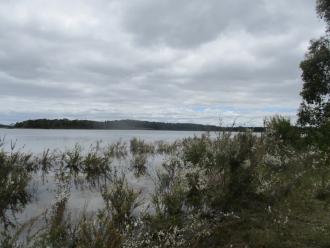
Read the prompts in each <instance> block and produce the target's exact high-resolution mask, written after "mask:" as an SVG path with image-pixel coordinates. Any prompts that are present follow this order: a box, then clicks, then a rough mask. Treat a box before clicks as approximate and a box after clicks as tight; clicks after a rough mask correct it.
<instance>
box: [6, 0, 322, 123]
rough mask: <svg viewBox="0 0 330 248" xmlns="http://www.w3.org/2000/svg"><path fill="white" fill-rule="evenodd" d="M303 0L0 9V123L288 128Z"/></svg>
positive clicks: (146, 1) (311, 8)
mask: <svg viewBox="0 0 330 248" xmlns="http://www.w3.org/2000/svg"><path fill="white" fill-rule="evenodd" d="M323 31H324V26H323V24H322V22H321V21H319V20H318V19H317V17H316V14H315V1H314V0H290V1H288V0H276V1H272V0H253V1H251V0H70V1H68V0H54V1H47V0H15V1H14V0H0V123H12V122H16V121H19V120H24V119H29V118H41V117H46V118H63V117H66V118H83V119H95V120H105V119H107V120H113V119H126V118H130V119H140V120H156V121H171V122H172V121H175V122H195V123H211V124H218V122H219V119H221V120H222V122H225V123H231V122H233V121H236V122H237V123H240V124H246V125H260V124H262V121H263V119H264V117H265V116H270V115H273V114H282V115H285V116H291V117H292V119H295V114H296V110H297V108H298V107H299V103H300V96H299V91H300V89H301V87H302V82H301V80H300V71H299V62H300V61H301V60H302V59H303V57H304V53H305V51H306V49H307V47H308V43H309V40H310V39H311V38H317V37H318V36H320V35H321V34H322V33H323Z"/></svg>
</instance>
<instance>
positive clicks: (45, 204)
mask: <svg viewBox="0 0 330 248" xmlns="http://www.w3.org/2000/svg"><path fill="white" fill-rule="evenodd" d="M203 133H205V132H189V131H150V130H48V129H47V130H45V129H0V137H1V139H3V138H4V140H5V145H4V149H5V150H6V151H9V150H10V149H11V144H12V143H16V146H15V150H17V149H19V150H21V151H26V152H32V153H35V154H40V153H42V152H43V151H44V150H45V149H51V150H59V151H65V150H66V149H70V148H73V147H74V146H75V145H76V144H79V145H80V146H81V147H82V148H83V149H84V148H85V149H88V148H89V147H90V145H95V144H96V142H100V141H101V146H102V145H104V146H106V145H108V144H112V143H115V142H117V141H123V142H127V144H128V145H129V141H130V140H131V139H132V138H134V137H136V138H139V139H143V140H145V141H147V142H155V141H160V140H162V141H165V142H173V141H175V140H178V139H183V138H187V137H194V136H201V135H202V134H203ZM213 134H214V133H213ZM211 135H212V134H211ZM214 135H215V134H214ZM163 159H164V158H163V157H161V156H149V158H148V162H147V167H148V174H149V175H154V174H155V171H156V170H157V168H159V167H160V166H161V164H162V162H163ZM114 166H117V167H120V170H122V171H123V172H124V173H125V175H126V178H127V180H128V182H129V184H130V185H131V186H132V187H133V188H134V189H137V190H140V191H141V192H142V195H143V198H145V201H146V202H148V198H150V196H151V194H152V192H153V188H154V183H153V180H152V178H151V177H150V176H146V177H141V178H136V177H134V176H133V175H132V172H131V171H130V170H129V166H130V158H129V157H128V158H126V159H124V160H123V161H121V163H120V164H116V163H115V164H114ZM32 186H34V187H33V188H35V190H36V191H35V192H34V194H33V195H34V197H35V199H34V200H33V201H32V202H31V203H30V204H28V206H26V208H25V209H24V211H23V212H21V213H19V214H17V215H16V217H17V220H18V222H20V223H24V222H25V221H28V220H29V219H31V218H32V217H35V216H39V215H41V214H42V213H43V212H44V211H45V210H46V209H49V208H50V207H51V206H52V204H54V198H55V192H56V183H55V179H54V175H53V173H50V174H49V175H48V176H47V180H46V182H43V180H41V174H40V173H37V174H35V175H34V176H33V179H32V182H31V184H30V187H31V188H32ZM35 186H37V187H35ZM68 205H69V209H71V210H72V211H73V212H74V213H80V212H81V211H82V210H83V209H84V208H86V209H87V210H88V211H96V210H97V209H99V208H102V207H103V200H102V197H101V195H100V192H99V191H98V190H89V189H83V190H82V189H79V188H75V187H71V189H70V198H69V202H68Z"/></svg>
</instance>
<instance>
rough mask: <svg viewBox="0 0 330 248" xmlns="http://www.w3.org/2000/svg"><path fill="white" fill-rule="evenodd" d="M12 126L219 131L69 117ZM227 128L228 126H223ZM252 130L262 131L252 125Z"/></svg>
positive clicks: (206, 127) (195, 126) (208, 127)
mask: <svg viewBox="0 0 330 248" xmlns="http://www.w3.org/2000/svg"><path fill="white" fill-rule="evenodd" d="M13 127H14V128H41V129H109V130H111V129H112V130H173V131H219V130H222V129H224V128H220V127H217V126H214V125H201V124H193V123H165V122H150V121H137V120H116V121H90V120H69V119H54V120H49V119H37V120H27V121H22V122H17V123H16V124H15V125H14V126H13ZM225 129H228V128H225ZM230 129H231V130H233V131H239V130H241V129H246V128H243V127H235V128H230ZM252 129H253V130H254V131H262V130H259V129H260V128H256V127H252Z"/></svg>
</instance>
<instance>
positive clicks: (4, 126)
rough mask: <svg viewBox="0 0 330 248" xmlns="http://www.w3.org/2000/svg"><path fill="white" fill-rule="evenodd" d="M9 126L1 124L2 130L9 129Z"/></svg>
mask: <svg viewBox="0 0 330 248" xmlns="http://www.w3.org/2000/svg"><path fill="white" fill-rule="evenodd" d="M8 127H9V126H7V125H3V124H0V128H8Z"/></svg>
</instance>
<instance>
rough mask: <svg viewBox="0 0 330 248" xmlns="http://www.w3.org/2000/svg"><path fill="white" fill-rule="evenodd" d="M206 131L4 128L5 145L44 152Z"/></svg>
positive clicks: (0, 132) (1, 132)
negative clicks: (46, 150)
mask: <svg viewBox="0 0 330 248" xmlns="http://www.w3.org/2000/svg"><path fill="white" fill-rule="evenodd" d="M202 134H203V132H191V131H150V130H58V129H57V130H54V129H46V130H45V129H1V128H0V137H1V138H3V137H5V148H6V149H9V148H10V144H11V142H16V148H19V149H22V150H24V151H29V152H35V153H40V152H42V151H43V150H45V149H47V148H49V149H59V150H65V149H69V148H72V147H73V146H74V145H75V144H79V145H81V146H82V147H85V148H87V147H88V146H90V145H91V144H95V143H96V142H97V141H101V142H102V143H103V144H105V145H106V144H111V143H115V142H117V141H119V140H122V141H129V140H131V139H132V138H133V137H137V138H141V139H144V140H146V141H158V140H163V141H167V142H172V141H175V140H177V139H182V138H186V137H193V136H194V135H197V136H200V135H202Z"/></svg>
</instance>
